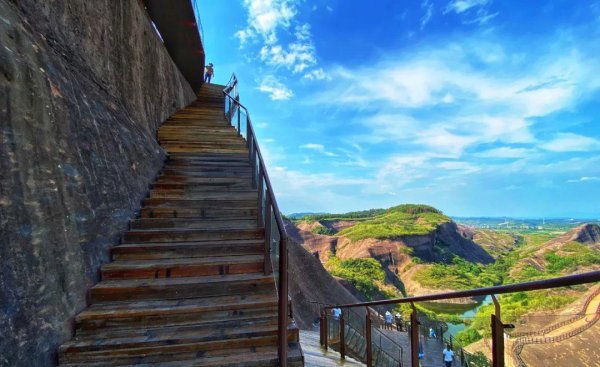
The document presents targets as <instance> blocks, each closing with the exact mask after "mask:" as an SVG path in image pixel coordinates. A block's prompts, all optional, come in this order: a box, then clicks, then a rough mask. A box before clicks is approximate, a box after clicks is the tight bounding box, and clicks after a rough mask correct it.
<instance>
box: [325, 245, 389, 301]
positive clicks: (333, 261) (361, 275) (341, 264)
mask: <svg viewBox="0 0 600 367" xmlns="http://www.w3.org/2000/svg"><path fill="white" fill-rule="evenodd" d="M325 269H327V271H329V272H330V273H331V274H332V275H334V276H337V277H340V278H344V279H346V280H347V281H348V282H350V284H352V285H353V286H354V287H355V288H356V289H358V290H359V291H360V292H361V293H362V294H363V295H365V297H366V298H367V299H369V300H372V299H375V298H380V297H387V298H391V297H398V296H400V293H399V292H398V291H397V290H395V289H394V287H393V286H390V285H385V283H384V282H385V272H384V271H383V269H382V267H381V264H380V263H379V261H377V260H375V259H348V260H340V259H339V258H337V257H335V256H334V255H330V257H329V260H328V261H327V263H326V264H325Z"/></svg>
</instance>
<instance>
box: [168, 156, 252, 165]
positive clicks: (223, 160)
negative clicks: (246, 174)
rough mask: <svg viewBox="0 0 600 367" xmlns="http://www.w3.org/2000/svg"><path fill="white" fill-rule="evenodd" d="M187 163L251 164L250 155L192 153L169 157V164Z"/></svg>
mask: <svg viewBox="0 0 600 367" xmlns="http://www.w3.org/2000/svg"><path fill="white" fill-rule="evenodd" d="M181 160H183V161H186V162H218V163H223V164H226V163H239V162H246V163H248V164H249V162H250V161H249V158H248V155H241V154H223V153H221V154H214V153H213V154H194V153H192V154H190V153H172V154H169V156H168V162H172V161H181Z"/></svg>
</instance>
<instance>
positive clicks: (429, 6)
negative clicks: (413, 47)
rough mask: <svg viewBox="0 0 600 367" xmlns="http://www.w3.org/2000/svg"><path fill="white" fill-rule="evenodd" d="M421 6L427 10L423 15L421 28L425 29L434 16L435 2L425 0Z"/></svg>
mask: <svg viewBox="0 0 600 367" xmlns="http://www.w3.org/2000/svg"><path fill="white" fill-rule="evenodd" d="M421 8H423V9H424V10H425V14H423V16H422V17H421V29H423V28H425V26H426V25H427V23H429V22H430V21H431V17H432V16H433V3H432V2H431V0H424V1H423V2H422V3H421Z"/></svg>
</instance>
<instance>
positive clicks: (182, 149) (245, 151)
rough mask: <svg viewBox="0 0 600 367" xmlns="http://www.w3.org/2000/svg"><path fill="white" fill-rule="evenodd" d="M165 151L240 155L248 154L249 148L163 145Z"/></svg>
mask: <svg viewBox="0 0 600 367" xmlns="http://www.w3.org/2000/svg"><path fill="white" fill-rule="evenodd" d="M163 149H165V150H166V151H167V153H182V152H183V153H192V152H193V153H238V154H248V149H247V148H243V149H242V148H239V149H235V148H209V147H193V146H187V145H185V144H165V145H163Z"/></svg>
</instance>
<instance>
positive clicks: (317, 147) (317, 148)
mask: <svg viewBox="0 0 600 367" xmlns="http://www.w3.org/2000/svg"><path fill="white" fill-rule="evenodd" d="M300 149H309V150H314V151H317V152H319V153H322V154H324V155H326V156H328V157H337V156H338V154H336V153H334V152H330V151H328V150H326V149H325V146H324V145H323V144H316V143H308V144H302V145H300Z"/></svg>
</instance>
